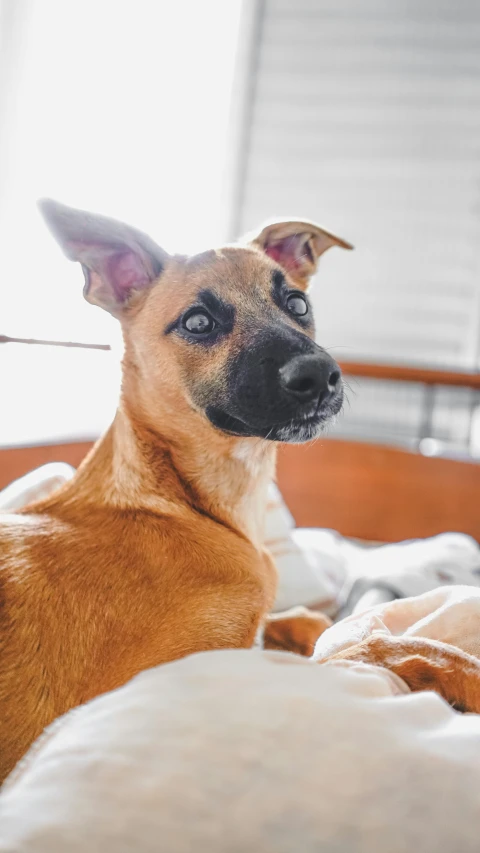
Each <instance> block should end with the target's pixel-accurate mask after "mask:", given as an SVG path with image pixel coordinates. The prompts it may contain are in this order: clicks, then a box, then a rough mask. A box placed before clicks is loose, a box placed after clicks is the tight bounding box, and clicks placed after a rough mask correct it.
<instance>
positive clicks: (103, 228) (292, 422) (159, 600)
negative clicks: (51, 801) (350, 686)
mask: <svg viewBox="0 0 480 853" xmlns="http://www.w3.org/2000/svg"><path fill="white" fill-rule="evenodd" d="M41 207H42V211H43V214H44V216H45V218H46V220H47V223H48V224H49V226H50V228H51V230H52V231H53V233H54V235H55V236H56V237H57V239H58V241H59V242H60V244H61V246H62V247H63V249H64V251H65V252H66V254H67V256H68V257H69V258H71V259H72V260H75V261H79V262H80V263H81V265H82V267H83V270H84V273H85V291H84V293H85V297H86V299H87V300H88V301H90V302H92V303H94V304H96V305H99V306H101V307H103V308H105V309H106V310H107V311H110V312H111V313H112V314H113V315H114V316H116V317H117V318H118V319H119V320H120V322H121V324H122V330H123V335H124V340H125V354H124V359H123V382H122V393H121V400H120V405H119V408H118V412H117V414H116V417H115V420H114V423H113V425H112V426H111V428H110V429H109V430H108V432H107V433H106V435H104V437H103V438H102V439H101V440H100V441H99V442H98V444H97V445H96V447H95V448H94V449H93V451H92V453H91V454H90V455H89V457H88V458H87V459H86V460H85V462H84V463H83V464H82V466H81V467H80V469H79V470H78V472H77V474H76V476H75V477H74V479H73V481H72V482H70V483H68V485H66V486H65V487H64V488H63V489H62V490H61V491H60V492H58V493H57V494H55V495H54V496H53V497H52V498H50V499H48V500H45V501H43V502H41V503H38V504H36V505H33V506H31V507H30V508H28V510H25V511H24V512H22V513H19V514H17V515H8V516H3V519H2V524H1V525H0V569H1V571H0V726H1V734H0V778H3V777H4V776H5V775H6V773H7V772H8V771H9V770H10V769H11V768H12V767H13V765H14V764H15V762H16V761H17V760H18V759H19V758H20V757H21V755H22V754H23V753H24V752H25V750H26V749H27V747H28V746H29V745H30V744H31V743H32V741H33V740H34V739H35V738H36V737H37V735H38V734H39V733H40V732H41V731H42V729H43V728H44V726H45V725H47V724H48V723H50V722H51V721H52V720H53V719H54V718H55V717H57V716H58V715H60V714H62V713H64V712H65V711H67V710H68V709H69V708H72V707H73V706H76V705H78V704H80V703H82V702H85V701H86V700H87V699H90V698H91V697H93V696H96V695H97V694H99V693H102V692H104V691H107V690H111V689H113V688H115V687H117V686H119V685H121V684H123V683H124V682H125V681H127V680H128V679H129V678H131V677H132V676H133V675H134V674H135V673H137V672H139V671H140V670H142V669H145V668H146V667H151V666H154V665H156V664H160V663H163V662H165V661H171V660H173V659H175V658H179V657H182V656H184V655H187V654H189V653H191V652H196V651H201V650H206V649H221V648H226V647H248V646H251V645H252V644H253V643H254V640H255V636H256V633H257V629H258V628H259V625H260V622H261V621H262V620H263V618H264V617H265V616H266V614H267V613H268V611H269V609H270V607H271V605H272V603H273V600H274V596H275V588H276V575H275V569H274V566H273V564H272V560H271V558H270V557H269V555H268V554H267V553H266V552H265V550H264V548H263V546H262V538H263V522H264V509H265V505H266V490H267V487H268V484H269V482H270V480H271V478H272V476H273V473H274V464H275V442H278V441H305V440H308V439H309V438H313V437H314V436H316V435H318V434H319V432H320V430H321V428H322V425H323V424H324V423H325V422H326V421H327V420H328V419H329V418H330V417H331V416H332V415H334V414H335V413H336V412H338V411H339V409H340V407H341V404H342V382H341V377H340V371H339V369H338V366H337V365H336V363H335V362H334V361H333V359H332V358H331V357H330V356H329V355H328V354H327V353H326V352H325V351H324V350H322V349H321V348H320V347H319V346H317V345H316V344H315V342H314V340H313V337H314V326H313V319H312V312H311V307H310V304H309V301H308V297H307V296H306V294H305V291H306V289H307V285H308V282H309V279H310V277H311V275H312V274H313V272H314V271H315V269H316V265H317V260H318V258H319V257H320V255H321V254H322V253H323V252H324V251H325V250H326V249H328V248H329V247H331V246H335V245H338V246H342V247H344V248H351V247H350V246H349V244H348V243H346V242H345V241H343V240H341V239H339V238H338V237H335V236H333V235H332V234H329V233H328V232H326V231H324V230H323V229H321V228H319V227H317V226H316V225H313V224H311V223H308V222H283V223H275V224H271V225H269V226H267V227H265V228H264V229H263V230H262V231H261V232H260V233H259V234H257V235H254V236H252V237H251V238H250V240H249V241H248V242H246V243H245V244H244V245H242V246H232V247H226V248H223V249H220V250H217V251H213V250H212V251H209V252H206V253H204V254H201V255H197V256H195V257H170V256H169V255H168V254H167V253H166V252H165V251H164V250H163V249H161V248H160V247H159V246H157V245H156V244H155V243H154V242H153V241H152V240H150V239H149V238H148V237H146V236H145V235H143V234H141V233H139V232H138V231H135V230H134V229H132V228H129V227H128V226H126V225H123V224H120V223H118V222H113V221H111V220H108V219H105V218H103V217H98V216H93V215H91V214H87V213H84V212H81V211H75V210H71V209H69V208H66V207H64V206H62V205H59V204H57V203H54V202H51V201H45V202H43V203H42V205H41ZM310 622H311V620H310V619H309V617H308V616H307V617H306V618H303V617H302V616H300V625H301V624H302V623H305V625H306V627H307V629H308V630H310V635H311V629H310V628H309V626H310ZM289 624H290V623H289ZM319 630H320V629H318V632H317V633H319ZM302 648H303V649H305V648H306V646H305V643H304V644H303V646H302Z"/></svg>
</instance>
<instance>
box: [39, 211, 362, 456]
mask: <svg viewBox="0 0 480 853" xmlns="http://www.w3.org/2000/svg"><path fill="white" fill-rule="evenodd" d="M40 206H41V210H42V212H43V215H44V217H45V219H46V220H47V223H48V225H49V226H50V229H51V230H52V232H53V233H54V235H55V237H56V238H57V240H58V241H59V243H60V245H61V246H62V248H63V250H64V251H65V253H66V255H67V256H68V257H69V258H70V259H71V260H74V261H78V262H80V264H81V265H82V267H83V270H84V274H85V289H84V294H85V298H86V299H87V300H88V301H89V302H92V303H94V304H96V305H99V306H101V307H102V308H104V309H106V310H107V311H109V312H110V313H111V314H113V315H114V316H116V317H118V319H119V320H120V322H121V323H122V327H123V332H124V337H125V341H126V358H125V363H126V364H129V365H130V366H131V368H132V371H131V372H133V373H134V374H135V377H136V380H135V381H136V383H137V386H136V387H137V390H138V389H140V392H139V396H140V398H141V399H142V400H143V408H144V409H148V415H149V417H150V418H152V412H153V413H155V411H156V409H157V406H156V403H155V401H156V400H162V399H163V400H165V401H168V403H169V405H170V407H172V406H173V407H178V412H182V411H184V410H185V405H187V406H188V407H189V409H190V410H191V411H192V410H193V411H195V412H196V413H197V414H198V415H199V416H200V417H201V418H202V419H204V420H205V419H207V421H209V422H210V424H211V425H213V427H214V428H215V429H216V430H221V431H222V432H224V433H228V434H230V435H235V436H258V437H261V438H265V439H271V440H272V441H286V442H301V441H308V440H309V439H311V438H314V437H315V436H316V435H317V434H318V433H319V432H320V430H321V428H322V425H323V424H325V423H326V422H327V421H328V420H329V419H330V418H331V417H332V416H333V415H335V414H336V413H337V412H338V411H339V410H340V408H341V406H342V400H343V390H342V379H341V374H340V370H339V367H338V365H337V364H336V362H335V361H334V360H333V359H332V358H331V356H330V355H328V353H326V352H325V350H324V349H322V348H321V347H320V346H318V345H317V344H316V343H315V341H314V332H315V327H314V321H313V315H312V307H311V304H310V301H309V298H308V296H307V290H308V285H309V281H310V278H311V276H312V275H313V274H314V272H315V271H316V268H317V262H318V259H319V257H320V255H322V254H323V252H325V251H326V250H327V249H329V248H330V247H331V246H341V247H343V248H345V249H350V248H352V247H351V246H350V244H349V243H346V242H345V241H344V240H341V239H340V238H339V237H335V236H334V235H333V234H330V233H329V232H327V231H325V230H324V229H323V228H320V227H319V226H317V225H314V224H313V223H311V222H299V221H290V222H273V223H271V224H269V225H267V226H265V227H264V228H263V229H262V230H261V231H260V233H257V234H252V235H250V237H249V238H248V239H247V240H245V241H244V242H243V243H242V244H239V245H235V246H228V247H225V248H222V249H218V250H211V251H207V252H204V253H202V254H200V255H195V256H193V257H183V256H181V257H179V256H170V255H168V253H167V252H165V251H164V250H163V249H161V248H160V247H159V246H157V244H156V243H154V242H153V241H152V240H151V239H150V238H149V237H147V236H146V235H144V234H142V233H140V232H139V231H136V230H135V229H133V228H130V227H129V226H127V225H124V224H122V223H119V222H115V221H113V220H110V219H106V218H104V217H100V216H96V215H93V214H90V213H85V212H83V211H78V210H73V209H71V208H68V207H65V206H63V205H60V204H58V203H57V202H53V201H48V200H46V201H43V202H41V203H40ZM153 426H155V424H153ZM159 426H160V424H159Z"/></svg>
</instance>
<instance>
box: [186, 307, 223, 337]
mask: <svg viewBox="0 0 480 853" xmlns="http://www.w3.org/2000/svg"><path fill="white" fill-rule="evenodd" d="M183 325H184V328H185V329H186V330H187V332H191V334H192V335H207V334H208V333H209V332H213V330H214V328H215V320H214V319H213V317H210V314H207V312H206V311H193V312H192V313H191V314H187V316H186V317H184V319H183Z"/></svg>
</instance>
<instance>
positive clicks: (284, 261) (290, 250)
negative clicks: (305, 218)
mask: <svg viewBox="0 0 480 853" xmlns="http://www.w3.org/2000/svg"><path fill="white" fill-rule="evenodd" d="M265 252H266V254H267V255H268V256H269V258H271V259H272V261H276V263H277V264H280V265H281V266H282V267H284V269H286V270H291V271H292V272H295V270H298V269H299V268H300V267H301V266H303V264H304V262H305V261H306V262H307V263H310V264H311V263H313V258H312V255H311V252H310V249H309V246H308V243H307V239H306V237H305V234H292V235H291V236H290V237H284V239H283V240H279V241H278V242H277V243H271V244H270V246H266V247H265Z"/></svg>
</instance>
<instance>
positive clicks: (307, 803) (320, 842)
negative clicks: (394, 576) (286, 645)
mask: <svg viewBox="0 0 480 853" xmlns="http://www.w3.org/2000/svg"><path fill="white" fill-rule="evenodd" d="M479 834H480V716H475V715H470V716H469V715H463V716H462V715H460V714H457V713H456V712H454V711H452V710H451V709H450V708H449V707H448V706H447V705H446V704H445V703H444V702H443V701H442V700H441V699H440V698H438V697H437V696H435V695H434V694H428V693H423V694H408V693H407V694H405V693H404V692H403V688H402V683H401V682H400V681H397V680H396V679H395V678H393V677H391V676H389V675H388V674H387V673H386V672H385V671H382V670H379V669H371V668H368V667H355V668H352V667H349V668H347V667H345V666H342V665H339V664H336V665H333V664H329V665H327V666H320V665H318V664H315V663H311V662H309V661H307V660H305V659H303V658H298V657H294V656H293V655H288V654H285V653H273V652H272V653H261V652H248V651H226V652H209V653H204V654H201V655H194V656H192V657H189V658H186V659H184V660H182V661H179V662H176V663H173V664H168V665H166V666H163V667H157V668H156V669H152V670H149V671H147V672H145V673H142V674H141V675H140V676H138V677H137V678H135V679H134V680H133V681H131V682H130V683H129V684H127V685H126V686H125V687H123V688H121V689H120V690H118V691H116V692H114V693H111V694H107V695H106V696H103V697H100V698H99V699H96V700H94V701H93V702H91V703H90V704H88V705H86V706H84V707H83V708H81V709H79V710H78V711H76V712H73V713H72V714H70V715H68V716H67V717H66V718H64V720H63V721H61V722H60V724H58V723H57V730H56V733H55V729H54V731H53V734H52V736H51V737H50V738H47V739H46V740H45V741H44V743H43V745H41V744H40V747H37V748H36V750H34V752H33V754H32V756H31V757H30V758H29V760H28V762H27V764H26V766H24V768H23V771H22V770H19V771H18V773H17V776H16V777H15V775H14V777H13V778H12V779H11V782H10V784H9V785H8V787H7V788H6V789H5V791H4V793H3V796H0V851H2V853H7V851H8V853H80V852H81V853H158V851H168V853H207V851H208V853H319V851H322V853H411V851H419V853H440V851H441V853H478V849H479Z"/></svg>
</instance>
